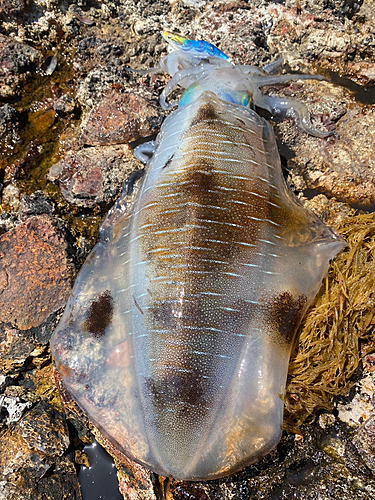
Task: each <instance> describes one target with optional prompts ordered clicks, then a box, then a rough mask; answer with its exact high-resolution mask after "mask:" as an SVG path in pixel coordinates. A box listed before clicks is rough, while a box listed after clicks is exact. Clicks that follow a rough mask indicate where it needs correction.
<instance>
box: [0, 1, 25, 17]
mask: <svg viewBox="0 0 375 500" xmlns="http://www.w3.org/2000/svg"><path fill="white" fill-rule="evenodd" d="M25 5H26V2H25V0H0V10H1V11H2V12H3V13H4V14H6V15H17V14H20V13H21V12H22V11H23V10H24V9H25Z"/></svg>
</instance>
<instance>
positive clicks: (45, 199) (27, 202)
mask: <svg viewBox="0 0 375 500" xmlns="http://www.w3.org/2000/svg"><path fill="white" fill-rule="evenodd" d="M53 210H54V203H53V201H52V200H51V198H50V197H49V196H48V195H47V194H46V193H44V191H35V192H34V193H32V194H31V195H30V196H29V195H28V194H24V195H23V196H22V198H21V201H20V206H19V212H18V217H19V218H20V220H22V221H25V220H26V219H28V218H29V217H31V216H32V215H41V214H48V215H52V213H53Z"/></svg>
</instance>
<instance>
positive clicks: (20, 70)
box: [0, 34, 41, 98]
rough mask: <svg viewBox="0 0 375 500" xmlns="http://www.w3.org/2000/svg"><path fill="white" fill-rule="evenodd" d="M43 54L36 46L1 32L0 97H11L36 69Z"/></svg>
mask: <svg viewBox="0 0 375 500" xmlns="http://www.w3.org/2000/svg"><path fill="white" fill-rule="evenodd" d="M40 59H41V56H40V54H39V52H38V51H37V50H35V49H34V48H32V47H30V46H28V45H25V44H21V43H18V42H14V41H13V40H12V39H11V38H9V37H7V36H4V35H1V34H0V97H2V98H5V97H11V96H13V95H14V94H16V93H17V92H18V91H19V90H20V85H21V84H22V83H23V82H25V81H26V78H27V77H28V76H29V75H30V74H31V73H33V72H34V71H35V69H36V66H37V64H38V63H39V62H40Z"/></svg>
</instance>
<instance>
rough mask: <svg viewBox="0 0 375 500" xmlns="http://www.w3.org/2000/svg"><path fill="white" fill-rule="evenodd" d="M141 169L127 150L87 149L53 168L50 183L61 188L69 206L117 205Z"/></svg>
mask: <svg viewBox="0 0 375 500" xmlns="http://www.w3.org/2000/svg"><path fill="white" fill-rule="evenodd" d="M137 167H138V165H137V163H136V161H135V160H134V157H133V154H132V152H131V150H130V148H129V147H127V146H117V147H114V146H107V147H92V148H84V149H80V150H79V151H77V152H76V153H75V152H68V153H67V154H65V155H64V158H63V159H62V160H60V161H59V162H58V163H55V164H54V165H53V166H52V168H51V169H50V171H49V173H48V179H49V180H50V181H53V182H56V183H57V184H58V186H59V188H60V190H61V194H62V195H63V197H64V198H65V199H66V201H68V202H69V203H73V204H74V205H77V206H79V207H93V206H95V205H97V204H99V203H103V202H104V203H107V204H108V203H109V202H110V201H113V199H114V197H115V196H116V195H118V194H119V193H120V191H121V189H122V187H123V185H124V182H125V180H126V178H127V177H128V175H129V174H130V173H131V172H132V171H134V170H135V169H136V168H137Z"/></svg>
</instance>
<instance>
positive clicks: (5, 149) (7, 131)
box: [0, 104, 21, 167]
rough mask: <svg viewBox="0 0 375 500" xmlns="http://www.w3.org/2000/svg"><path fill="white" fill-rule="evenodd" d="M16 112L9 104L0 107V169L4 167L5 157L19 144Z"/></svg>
mask: <svg viewBox="0 0 375 500" xmlns="http://www.w3.org/2000/svg"><path fill="white" fill-rule="evenodd" d="M18 128H19V123H18V114H17V111H16V110H15V109H14V108H13V107H12V106H10V105H9V104H4V106H1V107H0V167H1V166H3V165H4V166H5V165H6V161H5V159H6V157H7V156H8V155H10V154H12V153H13V150H14V147H15V145H16V144H17V143H20V142H21V138H20V136H19V131H18Z"/></svg>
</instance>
